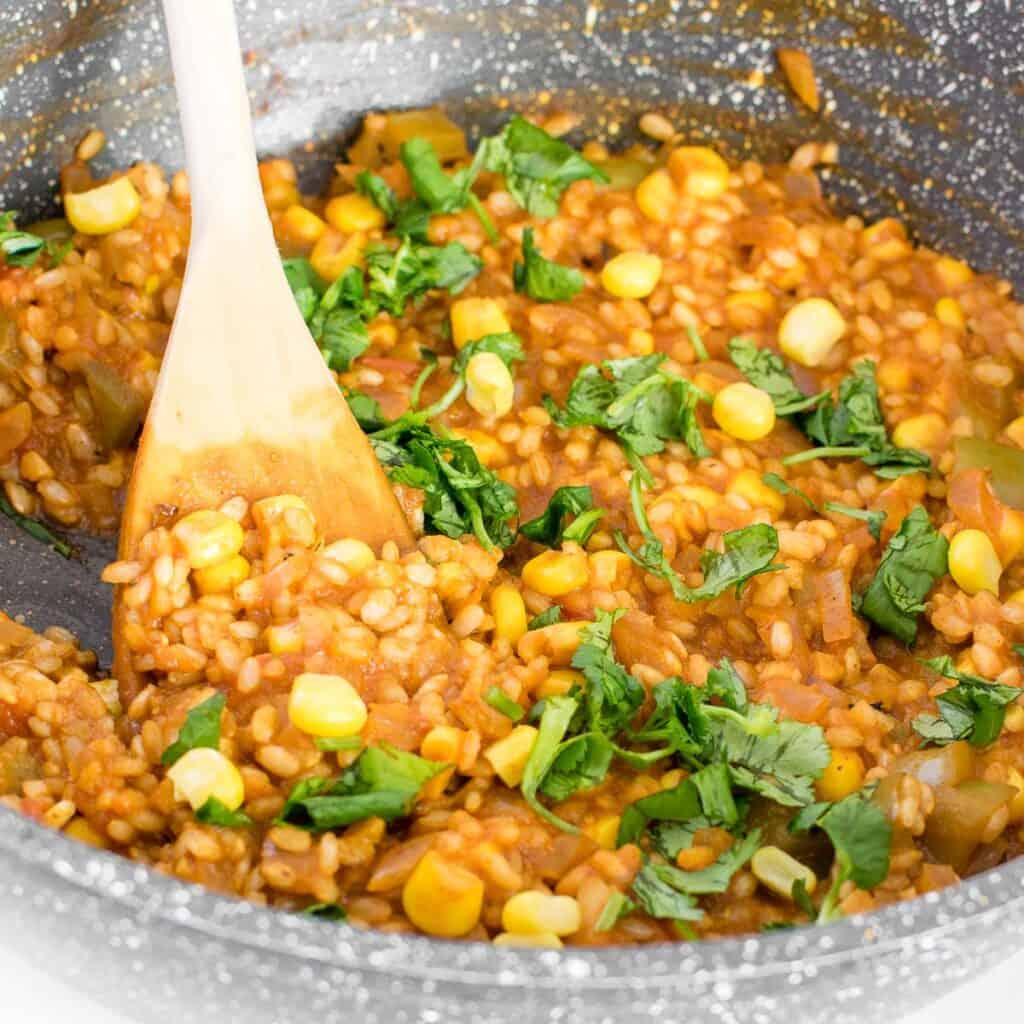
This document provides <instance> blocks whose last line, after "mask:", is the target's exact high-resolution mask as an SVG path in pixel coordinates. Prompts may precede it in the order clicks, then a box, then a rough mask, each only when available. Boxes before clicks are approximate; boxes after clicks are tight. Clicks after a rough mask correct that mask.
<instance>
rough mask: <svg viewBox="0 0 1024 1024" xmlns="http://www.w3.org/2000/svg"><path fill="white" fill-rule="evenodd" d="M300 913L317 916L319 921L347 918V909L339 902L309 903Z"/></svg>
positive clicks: (344, 919) (343, 919) (345, 919)
mask: <svg viewBox="0 0 1024 1024" xmlns="http://www.w3.org/2000/svg"><path fill="white" fill-rule="evenodd" d="M302 913H303V914H305V915H306V916H307V917H318V918H319V919H320V920H321V921H347V920H348V911H346V910H345V908H344V907H343V906H342V905H341V904H340V903H311V904H310V905H309V906H308V907H306V909H305V910H303V911H302Z"/></svg>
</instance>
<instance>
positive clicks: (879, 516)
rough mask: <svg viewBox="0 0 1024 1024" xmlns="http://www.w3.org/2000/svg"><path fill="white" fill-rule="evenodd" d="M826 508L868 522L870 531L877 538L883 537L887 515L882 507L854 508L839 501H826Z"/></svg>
mask: <svg viewBox="0 0 1024 1024" xmlns="http://www.w3.org/2000/svg"><path fill="white" fill-rule="evenodd" d="M825 509H826V511H828V512H838V513H839V515H841V516H849V517H850V518H851V519H860V520H862V521H863V522H865V523H867V524H868V533H870V534H871V536H872V537H874V538H875V540H881V539H882V526H883V525H884V523H885V519H886V515H885V512H884V511H882V510H881V509H870V508H853V507H852V506H851V505H841V504H840V503H839V502H838V501H826V502H825Z"/></svg>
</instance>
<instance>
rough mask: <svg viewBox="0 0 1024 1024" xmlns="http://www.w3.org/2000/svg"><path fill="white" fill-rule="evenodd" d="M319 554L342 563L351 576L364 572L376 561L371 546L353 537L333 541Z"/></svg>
mask: <svg viewBox="0 0 1024 1024" xmlns="http://www.w3.org/2000/svg"><path fill="white" fill-rule="evenodd" d="M320 555H321V557H322V558H329V559H330V560H331V561H332V562H337V563H338V564H339V565H343V566H344V567H345V568H346V569H347V570H348V572H349V573H350V574H351V575H352V576H358V575H360V574H361V573H364V572H366V570H367V569H369V568H370V566H371V565H373V563H374V562H376V561H377V556H376V555H375V554H374V553H373V548H371V547H370V545H369V544H367V543H365V542H364V541H361V540H356V538H355V537H346V538H344V539H343V540H336V541H333V542H332V543H331V544H328V545H327V547H325V548H324V549H323V551H321V552H320Z"/></svg>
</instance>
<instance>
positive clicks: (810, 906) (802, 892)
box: [789, 878, 818, 921]
mask: <svg viewBox="0 0 1024 1024" xmlns="http://www.w3.org/2000/svg"><path fill="white" fill-rule="evenodd" d="M789 894H790V897H791V898H792V900H793V902H794V903H795V904H796V905H797V906H798V907H799V908H800V909H801V910H802V911H803V912H804V913H805V914H806V915H807V916H808V917H809V918H810V919H811V920H812V921H813V920H814V919H815V917H816V916H817V914H818V911H817V908H816V907H815V906H814V903H813V902H812V901H811V894H810V893H809V892H808V891H807V883H806V882H805V881H804V880H803V879H802V878H798V879H797V880H796V881H795V882H794V883H793V885H792V888H791V889H790V893H789Z"/></svg>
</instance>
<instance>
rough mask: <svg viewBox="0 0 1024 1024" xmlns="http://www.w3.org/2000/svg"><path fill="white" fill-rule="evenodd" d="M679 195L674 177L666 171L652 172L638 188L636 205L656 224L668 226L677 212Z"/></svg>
mask: <svg viewBox="0 0 1024 1024" xmlns="http://www.w3.org/2000/svg"><path fill="white" fill-rule="evenodd" d="M678 201H679V193H678V192H677V191H676V186H675V182H674V181H673V180H672V175H671V174H669V173H668V171H666V170H664V169H659V170H657V171H652V172H651V173H650V174H648V175H647V177H646V178H644V179H643V181H641V182H640V184H639V185H637V187H636V205H637V206H639V207H640V212H641V213H642V214H643V215H644V216H645V217H646V218H647V219H648V220H653V221H654V223H655V224H668V223H669V222H670V221H671V220H672V217H673V216H674V214H675V211H676V203H677V202H678Z"/></svg>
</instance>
